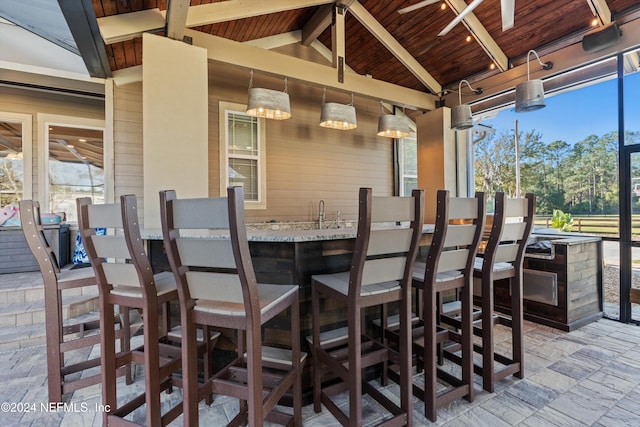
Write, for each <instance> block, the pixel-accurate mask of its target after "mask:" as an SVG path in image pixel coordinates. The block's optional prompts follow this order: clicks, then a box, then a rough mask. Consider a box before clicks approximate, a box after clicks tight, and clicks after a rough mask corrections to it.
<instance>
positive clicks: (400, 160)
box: [398, 134, 418, 196]
mask: <svg viewBox="0 0 640 427" xmlns="http://www.w3.org/2000/svg"><path fill="white" fill-rule="evenodd" d="M407 139H411V140H413V142H414V143H415V144H418V139H417V138H416V135H415V134H411V135H409V136H407V137H405V138H400V139H398V168H399V169H400V170H399V174H398V176H399V178H400V179H399V183H398V187H399V193H400V196H410V195H411V192H409V194H405V190H404V179H405V177H409V178H415V179H416V181H417V180H418V173H417V171H416V174H415V175H407V174H405V173H404V163H405V162H404V142H405V140H407ZM416 153H417V150H416ZM416 162H417V156H416Z"/></svg>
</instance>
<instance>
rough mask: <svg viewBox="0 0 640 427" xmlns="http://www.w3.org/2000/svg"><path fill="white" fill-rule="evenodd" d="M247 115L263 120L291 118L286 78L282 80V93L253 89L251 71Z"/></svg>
mask: <svg viewBox="0 0 640 427" xmlns="http://www.w3.org/2000/svg"><path fill="white" fill-rule="evenodd" d="M247 114H248V115H250V116H255V117H262V118H265V119H274V120H285V119H288V118H289V117H291V105H290V104H289V94H288V93H287V78H286V77H285V78H284V91H283V92H279V91H277V90H271V89H264V88H258V87H253V70H251V79H250V80H249V100H248V101H247Z"/></svg>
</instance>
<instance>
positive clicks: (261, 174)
mask: <svg viewBox="0 0 640 427" xmlns="http://www.w3.org/2000/svg"><path fill="white" fill-rule="evenodd" d="M244 110H245V108H244V106H242V105H238V104H230V103H220V116H221V117H220V119H221V120H220V122H221V124H223V125H221V126H220V131H221V133H222V135H221V138H220V142H221V143H220V184H221V188H220V194H226V187H227V186H229V185H233V186H241V187H243V188H244V198H245V206H246V207H247V209H266V185H265V165H264V163H265V160H264V159H265V148H264V146H265V137H264V119H259V118H256V117H253V116H249V115H248V114H246V113H245V112H244Z"/></svg>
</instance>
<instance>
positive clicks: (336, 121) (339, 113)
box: [320, 88, 358, 130]
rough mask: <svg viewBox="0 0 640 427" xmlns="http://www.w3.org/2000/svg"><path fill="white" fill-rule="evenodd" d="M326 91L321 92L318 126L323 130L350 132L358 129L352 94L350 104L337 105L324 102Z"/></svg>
mask: <svg viewBox="0 0 640 427" xmlns="http://www.w3.org/2000/svg"><path fill="white" fill-rule="evenodd" d="M326 93H327V89H326V88H325V89H324V91H323V92H322V110H321V111H320V126H322V127H324V128H331V129H340V130H351V129H355V128H357V127H358V122H357V121H356V109H355V107H354V106H353V94H351V104H338V103H336V102H325V96H326Z"/></svg>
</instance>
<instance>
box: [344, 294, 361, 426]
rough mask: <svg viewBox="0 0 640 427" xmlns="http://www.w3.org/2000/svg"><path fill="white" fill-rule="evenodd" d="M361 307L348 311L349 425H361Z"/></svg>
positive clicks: (356, 306) (357, 305)
mask: <svg viewBox="0 0 640 427" xmlns="http://www.w3.org/2000/svg"><path fill="white" fill-rule="evenodd" d="M360 310H361V307H360V305H359V304H355V307H350V309H349V310H348V312H349V314H348V316H347V319H348V320H347V322H348V326H349V357H348V360H349V375H348V376H349V424H350V425H352V426H361V425H362V359H361V354H362V341H361V339H362V338H361V337H362V325H361V324H360V319H361V312H360Z"/></svg>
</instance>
